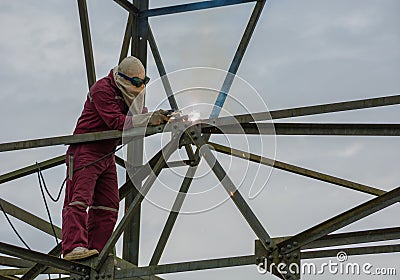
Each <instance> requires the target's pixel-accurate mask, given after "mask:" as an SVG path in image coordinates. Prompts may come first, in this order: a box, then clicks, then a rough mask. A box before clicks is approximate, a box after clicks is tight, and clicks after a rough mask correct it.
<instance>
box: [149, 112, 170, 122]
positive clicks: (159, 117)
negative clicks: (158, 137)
mask: <svg viewBox="0 0 400 280" xmlns="http://www.w3.org/2000/svg"><path fill="white" fill-rule="evenodd" d="M168 121H169V117H167V116H166V115H165V110H158V111H155V112H153V113H151V116H150V119H149V125H151V126H156V125H160V124H163V123H167V122H168Z"/></svg>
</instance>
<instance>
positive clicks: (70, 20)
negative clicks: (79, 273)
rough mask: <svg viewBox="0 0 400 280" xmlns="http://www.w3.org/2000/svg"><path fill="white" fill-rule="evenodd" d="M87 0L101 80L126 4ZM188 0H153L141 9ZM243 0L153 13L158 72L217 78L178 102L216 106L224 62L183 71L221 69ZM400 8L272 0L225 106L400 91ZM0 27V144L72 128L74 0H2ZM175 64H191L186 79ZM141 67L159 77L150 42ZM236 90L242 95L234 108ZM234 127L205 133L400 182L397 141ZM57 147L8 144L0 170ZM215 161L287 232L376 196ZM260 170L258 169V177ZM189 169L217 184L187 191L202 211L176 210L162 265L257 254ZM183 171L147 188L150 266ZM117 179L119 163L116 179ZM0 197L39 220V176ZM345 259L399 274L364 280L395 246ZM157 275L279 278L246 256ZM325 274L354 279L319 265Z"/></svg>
mask: <svg viewBox="0 0 400 280" xmlns="http://www.w3.org/2000/svg"><path fill="white" fill-rule="evenodd" d="M88 2H89V3H88V10H89V18H90V25H91V33H92V42H93V49H94V58H95V66H96V75H97V78H101V77H103V76H104V75H106V74H108V72H109V71H110V69H111V68H112V67H114V66H115V65H116V64H117V62H118V58H119V53H120V47H121V43H122V38H123V33H124V29H125V23H126V19H127V12H125V11H124V10H123V9H122V8H121V7H120V6H118V5H117V4H115V3H114V2H113V1H106V0H97V1H88ZM185 2H186V1H151V7H160V6H164V5H168V4H178V3H185ZM253 6H254V3H249V4H242V5H239V6H233V7H224V8H218V9H213V10H210V11H199V12H190V13H185V14H179V15H169V16H160V17H155V18H151V19H150V24H151V26H152V29H153V33H154V35H155V38H156V41H157V44H158V47H159V50H160V53H161V55H162V58H163V61H164V63H165V67H166V69H167V72H175V74H172V76H173V77H176V79H175V80H173V79H171V82H172V87H173V89H174V90H175V91H178V90H179V89H180V88H181V87H180V84H179V82H182V83H183V82H188V83H189V85H190V86H193V87H195V86H204V84H202V79H201V78H204V77H207V78H208V82H209V83H210V84H212V85H210V84H207V86H210V87H213V89H214V91H210V92H211V93H210V92H206V93H204V92H196V91H192V92H189V93H187V94H188V95H183V96H181V97H180V98H181V99H179V100H181V102H182V103H184V104H180V105H181V106H183V105H186V106H194V107H196V104H197V102H199V101H198V100H201V102H202V103H209V104H213V102H214V98H215V90H217V89H218V81H220V80H218V79H220V78H221V77H223V75H222V76H221V73H223V72H221V70H209V71H205V74H204V73H203V72H202V73H203V74H198V73H199V72H196V71H198V70H184V71H182V69H187V68H192V67H212V68H217V69H222V70H226V69H228V67H229V64H230V62H231V60H232V58H233V55H234V52H235V50H236V47H237V45H238V43H239V40H240V37H241V35H242V33H243V30H244V28H245V25H246V23H247V21H248V19H249V16H250V14H251V11H252V9H253ZM399 11H400V2H399V1H398V0H379V1H378V0H336V1H328V0H302V1H290V0H271V1H270V2H269V3H268V4H267V5H266V7H265V9H264V11H263V13H262V15H261V18H260V20H259V23H258V25H257V28H256V29H255V32H254V35H253V38H252V39H251V41H250V45H249V47H248V49H247V52H246V55H245V57H244V59H243V62H242V64H241V66H240V68H239V71H238V76H239V77H240V78H238V79H236V81H239V82H235V86H234V87H233V88H232V96H233V97H234V98H233V99H231V100H230V103H228V105H227V106H228V107H227V108H226V110H227V111H226V112H225V113H226V114H238V113H243V112H244V111H249V112H260V111H267V110H276V109H283V108H291V107H298V106H306V105H317V104H323V103H331V102H340V101H349V100H356V99H363V98H372V97H381V96H389V95H396V94H399V91H400V79H399V73H400V49H399V45H400V29H399V26H400V18H399V16H398V14H399ZM0 38H1V41H0V62H1V70H0V84H1V89H0V117H1V120H2V121H1V131H2V133H1V134H0V142H1V143H4V142H10V141H20V140H27V139H33V138H42V137H51V136H60V135H69V134H71V133H72V131H73V129H74V126H75V124H76V120H77V118H78V117H79V114H80V112H81V110H82V106H83V102H84V100H85V98H86V93H87V90H88V88H87V80H86V71H85V63H84V55H83V47H82V39H81V34H80V25H79V16H78V8H77V3H76V1H50V0H42V1H33V0H20V1H4V0H3V1H1V3H0ZM176 71H178V72H176ZM185 73H189V74H190V73H191V74H192V75H191V76H190V77H191V78H190V79H188V78H187V77H188V76H185V75H186V74H185ZM193 73H194V74H193ZM174 75H175V76H174ZM203 75H204V76H203ZM148 76H150V77H151V78H152V81H156V79H157V77H158V74H157V70H156V67H155V64H154V60H153V59H152V57H151V52H150V51H149V59H148ZM200 77H201V78H200ZM156 84H157V82H155V83H153V86H151V85H150V86H149V90H148V96H147V100H148V102H147V105H148V107H149V109H150V110H153V109H155V108H156V106H157V104H160V103H161V104H162V106H161V107H164V108H165V107H166V106H167V105H166V103H165V98H164V97H165V93H164V92H163V91H162V90H161V89H160V90H158V88H157V86H156ZM190 94H192V96H191V95H190ZM200 95H201V98H200V97H199V96H200ZM179 100H178V101H179ZM188 100H189V101H190V100H192V103H193V104H190V102H189V101H188ZM235 100H236V101H238V103H237V104H239V103H240V104H241V105H243V106H236V105H237V104H236V103H235V102H234V101H235ZM185 102H186V103H185ZM235 104H236V105H235ZM398 108H399V107H398V106H390V107H386V108H377V109H368V110H360V111H357V112H346V113H335V114H327V115H321V116H314V117H303V118H297V119H291V120H285V121H291V122H294V121H304V122H305V121H310V122H311V121H312V122H348V123H360V122H362V123H399V120H400V118H399V115H398V112H397V110H398ZM199 110H200V109H199ZM241 137H242V136H235V137H231V136H229V137H228V138H226V139H223V138H222V137H214V138H211V139H212V140H213V141H215V142H220V143H224V144H226V143H227V142H230V143H231V145H232V147H234V148H243V149H247V150H248V151H251V152H254V153H262V154H263V155H265V156H274V155H275V154H276V159H277V160H280V161H284V162H288V163H291V164H295V165H298V166H302V167H306V168H310V169H313V170H316V171H320V172H324V173H328V174H330V175H334V176H337V177H340V178H345V179H348V180H353V181H355V182H358V183H363V184H366V185H369V186H373V187H377V188H381V189H383V190H391V189H393V188H395V187H396V186H398V185H399V182H400V173H399V172H398V158H399V155H400V152H399V150H400V149H399V148H400V145H399V141H398V139H397V138H396V137H392V138H389V137H341V136H325V137H310V136H307V137H301V136H285V137H282V136H280V137H276V139H272V138H271V137H262V138H257V137H254V136H253V137H248V138H247V140H248V141H249V143H250V144H249V145H247V144H246V143H247V142H246V141H244V140H243V139H246V138H245V137H243V138H241ZM260 139H261V140H260ZM243 143H244V144H243ZM159 146H160V139H159V138H157V137H154V138H152V139H149V140H148V141H147V142H146V151H147V152H148V153H150V155H151V153H152V152H154V150H155V148H154V147H159ZM65 150H66V147H65V146H57V147H49V148H38V149H32V150H25V151H13V152H4V153H2V154H1V155H0V157H1V160H0V174H4V173H7V172H9V171H12V170H15V169H17V168H22V167H24V166H26V165H30V164H34V163H35V162H36V161H42V160H46V159H49V158H51V157H54V156H58V155H61V154H63V153H65ZM121 155H122V154H121ZM218 159H220V160H221V161H222V163H223V166H224V167H225V168H226V169H227V171H228V174H229V176H231V177H232V179H233V180H234V182H235V183H240V182H241V180H242V179H243V178H245V179H244V181H243V183H242V185H241V192H242V194H243V196H244V197H245V198H246V200H247V201H248V203H249V205H250V206H251V207H252V209H253V211H254V212H255V213H256V214H257V216H258V218H259V219H260V221H261V222H262V223H263V225H264V226H265V228H266V230H267V231H268V233H269V234H270V235H271V236H273V237H277V236H286V235H294V234H296V233H299V232H301V231H303V230H305V229H307V228H309V227H311V226H313V225H316V224H318V223H320V222H322V221H324V220H326V219H328V218H330V217H333V216H335V215H337V214H339V213H341V212H343V211H345V210H348V209H350V208H352V207H354V206H356V205H358V204H361V203H363V202H365V201H367V200H369V199H371V198H372V197H371V196H370V195H366V194H361V193H358V192H355V191H351V190H346V189H343V188H341V187H338V186H334V185H330V184H327V183H322V182H319V181H315V180H311V179H307V178H304V177H301V176H298V175H293V174H289V173H286V172H283V171H278V170H274V171H272V173H271V174H270V171H271V170H270V169H268V168H265V167H259V166H257V165H255V164H250V165H249V166H247V163H246V162H243V161H241V160H238V159H234V160H230V159H229V158H228V157H226V156H219V155H218ZM258 168H260V172H259V174H258V175H256V173H255V172H257V170H258ZM246 169H247V171H246V172H244V170H246ZM199 170H200V171H201V172H202V173H201V172H200V174H201V175H204V176H202V177H201V178H198V180H197V179H196V180H195V182H194V184H193V186H192V191H193V192H194V193H195V192H196V191H199V192H201V191H204V190H205V189H209V188H210V189H211V187H209V186H212V187H215V188H214V189H213V190H214V191H215V193H213V192H210V193H209V196H208V197H207V196H201V195H194V196H193V197H189V199H188V200H186V201H185V204H184V206H183V210H184V211H186V212H193V211H199V210H203V211H201V213H198V214H185V215H181V216H179V218H178V220H177V223H176V226H175V228H174V230H173V232H172V236H171V239H170V240H169V242H168V244H167V247H166V250H165V254H164V255H163V257H162V258H161V263H170V262H177V261H188V260H197V259H207V258H217V257H229V256H237V255H247V254H252V253H253V243H254V240H255V239H256V236H255V235H254V234H253V233H252V231H251V229H250V227H249V226H248V225H247V224H246V222H245V221H244V219H243V217H241V215H240V213H239V212H238V211H237V209H236V208H235V206H234V205H233V203H232V202H231V201H229V200H228V201H226V202H225V203H223V204H222V205H220V206H218V207H211V204H212V203H214V202H221V201H223V200H224V199H225V198H226V194H225V193H224V190H223V188H222V186H220V185H218V184H217V180H216V179H215V177H214V176H213V174H212V173H209V172H207V170H208V169H207V168H206V165H205V164H204V163H202V165H201V166H200V168H199ZM184 173H185V170H184V169H182V168H181V169H177V171H176V173H175V174H172V173H171V171H169V173H168V172H165V173H163V174H162V176H161V177H160V178H161V181H159V182H157V184H155V185H154V188H153V190H152V192H151V195H152V196H151V197H152V198H153V200H152V201H145V202H144V203H143V214H142V217H143V224H142V229H141V230H142V236H141V241H142V247H141V252H140V254H141V256H140V264H141V265H147V264H148V262H149V260H150V258H151V255H152V252H153V250H154V247H155V244H156V243H157V240H158V237H159V234H160V232H161V230H162V228H163V225H164V222H165V219H166V217H167V215H168V212H167V211H165V210H164V209H162V208H165V207H167V206H165V205H170V204H172V202H173V196H172V195H167V194H166V192H165V190H166V188H164V187H165V186H167V187H169V188H172V189H178V188H179V186H180V181H179V180H177V179H175V178H176V176H178V177H179V176H180V175H182V174H184ZM44 175H45V178H46V182H47V185H48V186H49V188H50V189H51V191H52V193H53V194H55V193H56V192H57V191H58V189H59V187H60V184H61V182H62V181H63V178H64V175H65V167H64V166H60V167H56V168H53V169H51V170H47V171H45V172H44ZM124 176H125V175H124V173H123V171H122V170H119V182H120V184H122V183H123V181H124ZM174 176H175V177H174ZM254 178H256V179H255V181H254V182H253V181H252V180H251V179H254ZM265 183H266V184H265ZM264 184H265V188H264V189H263V190H262V191H261V193H260V194H259V195H258V196H257V197H256V198H254V199H250V198H249V196H248V193H249V191H250V189H251V187H253V186H254V187H255V188H256V189H257V190H258V189H260V186H264ZM158 191H159V192H158ZM0 196H1V198H3V199H5V200H7V201H10V202H12V203H14V204H16V205H17V206H19V207H21V208H23V209H26V210H29V211H30V212H32V213H34V214H35V215H38V216H40V217H42V218H43V219H46V220H47V216H46V212H45V208H44V205H43V202H42V199H41V196H40V191H39V186H38V182H37V178H36V176H35V175H31V176H28V177H26V178H21V179H18V180H16V181H13V182H10V183H6V184H4V185H2V186H1V190H0ZM213 199H214V200H213ZM61 200H62V199H61ZM154 202H155V203H154ZM210 203H211V204H210ZM205 205H206V206H205ZM164 206H165V207H164ZM61 207H62V201H61V202H59V203H56V204H51V213H52V218H53V220H54V222H55V224H57V225H58V226H60V224H61ZM121 208H122V207H121ZM209 208H212V209H209ZM207 209H208V210H207ZM205 210H207V211H205ZM120 214H122V213H120ZM399 215H400V208H399V206H398V205H393V206H391V207H388V208H387V209H385V210H382V211H380V212H379V213H377V214H374V215H371V216H370V217H367V218H365V219H363V220H361V221H359V222H356V223H354V224H352V225H350V226H348V227H346V228H344V229H342V230H341V232H344V231H356V230H366V229H375V228H383V227H395V226H400V222H399V218H398V217H399ZM13 222H14V223H15V225H16V227H17V229H18V230H19V231H20V232H21V234H22V236H23V238H24V239H25V240H26V242H27V243H28V244H29V245H30V246H31V247H32V248H33V249H35V250H39V251H42V252H47V251H48V250H50V249H51V248H52V247H53V246H54V245H55V244H54V243H55V241H54V238H52V237H51V236H48V235H46V234H43V233H41V232H39V231H38V230H36V229H34V228H32V227H30V226H26V225H24V224H23V223H21V222H18V221H16V220H15V219H13ZM0 223H1V227H0V240H1V241H2V242H6V243H11V244H15V245H18V246H23V245H22V244H21V242H20V241H19V240H18V238H17V237H16V236H15V235H14V233H13V231H12V230H11V228H10V227H9V226H8V224H7V222H6V220H5V219H4V217H3V215H0ZM119 251H120V250H119ZM332 260H335V259H332ZM349 260H350V261H352V262H358V263H361V264H362V263H364V262H369V263H371V264H373V265H374V267H397V276H396V277H392V278H390V277H389V276H386V277H384V276H381V277H379V276H375V277H373V276H370V277H368V279H371V280H372V279H374V280H375V279H376V280H378V279H398V277H399V276H398V275H399V274H400V267H399V263H400V254H399V253H397V254H391V255H375V256H362V257H350V259H349ZM320 262H322V261H316V263H320ZM164 276H165V279H193V280H194V279H204V278H207V279H218V278H219V279H228V278H229V279H243V278H245V277H246V278H248V279H275V278H274V277H272V276H268V275H259V274H258V273H257V270H256V268H255V266H247V267H238V268H230V269H218V270H209V271H201V272H189V273H180V274H174V275H172V274H171V275H164ZM164 276H163V277H164ZM316 277H317V276H304V277H303V279H316ZM323 279H364V277H363V276H359V277H355V276H347V278H346V276H341V275H324V276H323Z"/></svg>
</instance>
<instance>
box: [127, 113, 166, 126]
mask: <svg viewBox="0 0 400 280" xmlns="http://www.w3.org/2000/svg"><path fill="white" fill-rule="evenodd" d="M167 113H168V111H165V110H158V111H155V112H150V113H147V114H140V115H133V116H132V126H133V127H139V126H147V125H150V126H155V125H160V124H163V123H167V122H168V120H169V118H170V117H168V116H166V114H167Z"/></svg>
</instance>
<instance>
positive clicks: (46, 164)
mask: <svg viewBox="0 0 400 280" xmlns="http://www.w3.org/2000/svg"><path fill="white" fill-rule="evenodd" d="M64 162H65V155H62V156H58V157H55V158H52V159H48V160H45V161H42V162H39V163H38V164H39V166H40V169H41V170H42V171H43V170H46V169H49V168H52V167H55V166H58V165H61V164H63V163H64ZM35 172H37V164H32V165H29V166H27V167H24V168H20V169H17V170H15V171H12V172H9V173H6V174H3V175H1V176H0V184H3V183H6V182H9V181H12V180H15V179H18V178H21V177H24V176H27V175H30V174H33V173H35Z"/></svg>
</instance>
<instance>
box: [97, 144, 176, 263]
mask: <svg viewBox="0 0 400 280" xmlns="http://www.w3.org/2000/svg"><path fill="white" fill-rule="evenodd" d="M177 141H178V139H176V138H175V137H174V138H173V139H172V140H171V141H170V142H169V143H168V144H167V145H166V146H165V147H164V148H163V150H162V153H161V157H160V158H159V159H158V160H157V162H156V164H155V166H154V168H153V172H152V173H150V174H149V177H148V178H147V180H146V182H145V184H144V185H143V188H142V189H141V191H140V192H139V193H138V195H136V197H135V199H134V200H133V202H132V203H131V204H130V206H129V208H128V209H127V211H126V212H125V215H124V216H123V217H122V219H121V221H120V223H119V224H118V226H117V227H116V229H115V231H114V233H113V234H112V236H111V237H110V239H109V240H108V241H107V243H106V245H105V246H104V249H103V251H102V252H101V253H100V255H99V259H98V262H97V265H96V270H98V269H99V268H100V267H101V266H102V265H103V263H104V262H105V260H106V258H107V256H108V253H109V252H110V251H111V249H112V248H113V247H114V245H115V243H116V242H117V240H118V239H119V237H120V236H121V234H122V233H123V231H124V230H125V228H126V226H127V223H128V222H129V221H130V220H131V218H132V215H133V214H134V213H135V211H137V208H138V206H139V205H140V203H141V202H142V201H143V199H144V197H145V196H146V194H147V193H148V192H149V190H150V188H151V186H152V185H153V183H154V182H155V180H156V178H157V176H158V175H159V173H160V172H161V169H162V167H163V166H164V165H165V162H166V161H167V160H168V158H169V157H170V156H171V155H172V153H173V152H174V151H175V150H176V148H177V147H178V143H177Z"/></svg>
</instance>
